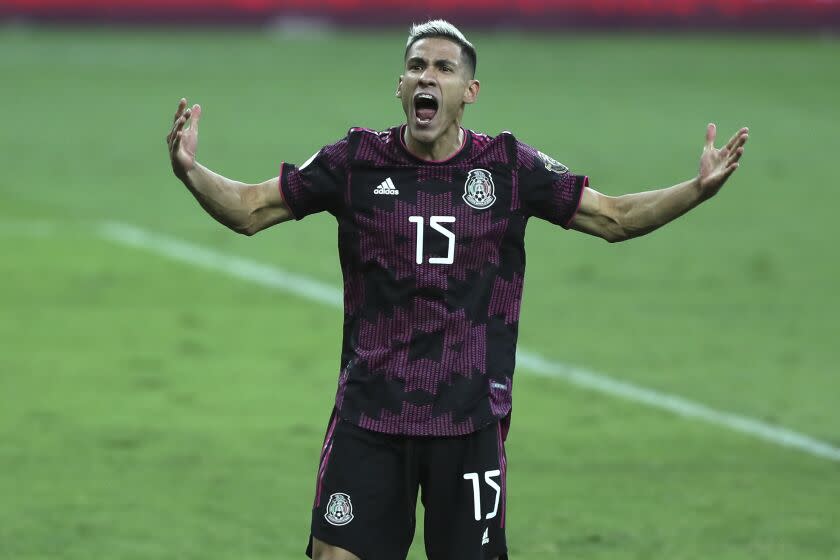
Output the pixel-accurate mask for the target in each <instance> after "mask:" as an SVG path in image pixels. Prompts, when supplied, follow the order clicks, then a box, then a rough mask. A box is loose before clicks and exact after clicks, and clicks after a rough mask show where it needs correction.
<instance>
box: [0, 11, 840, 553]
mask: <svg viewBox="0 0 840 560" xmlns="http://www.w3.org/2000/svg"><path fill="white" fill-rule="evenodd" d="M429 16H435V17H437V16H443V17H448V18H451V19H452V20H453V21H454V23H456V24H458V25H460V26H462V27H463V28H464V29H465V31H466V32H467V34H468V36H469V37H470V38H471V39H472V40H473V41H474V43H475V44H476V46H477V48H478V53H479V65H478V77H479V78H480V79H481V80H482V84H483V88H482V92H481V98H480V101H479V103H478V104H477V105H475V106H473V107H471V108H469V109H468V110H467V113H466V119H465V125H466V126H469V127H471V128H474V129H477V130H481V131H485V132H488V133H491V134H494V133H497V132H498V131H500V130H505V129H510V130H512V131H514V132H515V133H516V134H517V136H518V137H519V138H521V139H523V140H524V141H526V142H528V143H530V144H532V145H535V146H537V147H539V148H540V149H542V150H543V151H545V152H547V153H549V154H551V155H553V156H554V157H556V158H557V159H559V160H560V161H562V162H564V163H566V164H567V165H569V166H570V167H571V168H572V169H574V170H576V171H578V172H585V173H587V174H589V175H590V176H591V179H592V184H593V186H595V187H596V188H598V189H599V190H602V191H605V192H608V193H611V194H620V193H624V192H630V191H634V190H639V189H644V188H652V187H658V186H665V185H669V184H672V183H674V182H677V181H681V180H683V179H686V178H688V177H690V176H692V175H693V174H694V173H695V169H696V165H697V158H698V155H699V152H700V149H701V147H702V141H703V134H704V127H705V124H706V123H707V122H709V121H715V122H717V123H718V126H719V131H720V135H721V136H722V137H728V136H729V135H730V134H731V133H732V132H734V131H735V130H736V129H737V128H738V127H739V126H742V125H748V126H749V127H750V128H751V140H750V144H749V145H748V153H747V155H746V156H745V158H744V160H743V164H742V169H741V170H740V171H739V172H738V173H737V174H736V176H735V177H734V179H733V181H732V182H731V183H730V184H729V185H727V187H726V188H725V191H724V192H722V193H721V195H720V196H719V197H718V198H716V199H714V200H713V201H711V202H710V203H708V204H706V205H704V206H703V207H701V208H700V209H698V210H697V211H695V212H693V213H691V214H689V215H687V216H685V217H684V218H683V219H681V220H679V221H678V222H676V223H675V224H672V225H670V226H669V227H667V228H666V229H664V230H662V231H659V232H656V233H654V234H652V235H651V236H649V237H646V238H643V239H638V240H634V241H632V242H629V243H626V244H620V245H608V244H605V243H603V242H600V241H598V240H595V239H590V238H586V237H585V236H582V235H579V234H574V233H566V232H563V231H562V230H559V229H557V228H553V227H550V226H548V225H546V224H543V223H538V222H536V221H534V222H532V223H531V225H530V227H529V232H528V239H527V247H528V251H529V253H528V255H529V272H528V278H527V289H526V291H525V301H524V306H523V315H522V323H521V335H520V344H521V347H522V350H523V352H524V353H523V355H522V357H521V359H520V368H519V370H518V373H517V377H516V398H515V401H514V415H513V426H512V432H511V436H510V438H509V440H508V454H509V462H510V465H511V469H510V475H509V476H510V479H509V484H508V488H509V509H508V511H509V523H508V528H509V541H510V547H511V553H512V557H513V558H575V559H611V560H615V559H641V558H645V559H648V558H670V559H704V560H705V559H708V558H716V559H718V560H725V559H785V560H794V559H795V560H800V559H820V560H823V559H838V558H840V405H838V402H840V379H838V373H840V372H838V359H839V358H840V352H838V332H840V329H838V315H840V298H838V295H837V283H838V271H840V265H838V249H837V244H836V242H835V240H834V235H835V228H836V223H837V218H836V215H837V208H838V207H840V191H838V189H837V176H838V174H837V158H838V150H840V140H838V132H837V127H838V124H840V103H838V91H840V44H838V40H837V34H836V33H837V31H838V29H840V2H838V1H836V0H822V1H817V0H799V1H794V0H775V1H766V0H765V1H760V0H739V1H736V0H730V1H726V2H724V1H714V2H701V1H693V0H679V1H673V2H664V1H661V0H659V1H655V0H646V1H633V0H609V1H606V0H598V1H595V0H593V1H590V2H582V1H575V0H553V1H540V2H537V1H534V0H517V1H511V2H501V1H496V0H494V1H469V0H461V1H449V0H420V1H418V2H414V3H411V4H410V5H409V4H404V3H402V2H392V1H386V0H377V1H371V2H362V1H361V0H331V1H327V2H311V1H306V0H294V1H287V2H286V1H278V0H166V1H165V2H164V1H161V0H155V1H149V0H144V1H141V0H134V1H132V0H123V1H120V2H116V1H108V2H106V1H103V0H52V1H43V0H41V1H35V0H11V1H10V0H0V76H2V82H3V86H2V89H0V115H2V121H0V250H2V255H3V257H2V259H0V282H2V288H3V289H2V290H0V558H3V559H9V560H23V559H53V558H56V559H90V558H108V559H138V560H139V559H148V558H179V559H192V558H195V559H199V558H200V559H206V558H219V559H225V558H236V559H243V558H248V559H257V558H283V559H286V558H290V559H292V558H301V557H302V550H303V547H304V545H305V540H306V537H307V534H308V522H309V508H310V505H311V500H312V492H313V487H314V478H315V468H316V462H317V458H318V452H319V446H320V443H321V438H322V436H323V430H324V428H325V423H326V420H327V417H328V414H329V411H330V408H331V404H332V399H333V395H334V387H335V382H336V378H337V369H338V358H339V354H338V349H339V342H340V341H339V336H340V332H341V312H340V309H339V308H338V307H336V305H335V301H336V291H335V290H337V289H338V288H339V287H340V285H341V278H340V272H339V267H338V265H337V256H336V248H335V245H336V242H335V238H336V232H335V226H334V223H333V222H332V221H331V218H329V217H327V216H317V217H313V218H309V219H307V220H305V221H303V222H301V223H299V224H286V225H283V226H281V227H277V228H274V229H271V230H269V231H267V232H264V233H262V234H260V235H258V236H256V237H254V238H250V239H247V238H241V237H237V236H236V235H234V234H232V233H230V232H228V231H226V230H224V229H223V228H222V227H221V226H219V225H217V224H216V223H215V222H213V221H212V220H211V219H210V218H209V217H207V216H206V215H205V214H204V213H203V212H202V211H201V210H200V208H199V207H198V206H197V204H196V203H195V202H194V201H193V200H192V199H191V197H190V196H189V195H188V193H187V192H186V190H185V189H184V188H183V187H182V186H181V185H180V184H179V183H178V182H177V181H176V180H175V179H174V178H173V177H172V176H171V173H170V169H169V163H168V160H167V155H166V150H165V147H164V136H165V134H166V133H167V131H168V128H169V126H170V123H171V115H172V113H173V112H174V110H175V106H176V104H177V101H178V99H179V98H180V97H181V96H186V97H187V98H188V99H189V100H190V102H199V103H201V104H202V106H203V108H204V118H203V124H202V136H201V140H200V146H199V154H198V155H199V160H200V161H201V162H203V163H204V164H206V165H208V166H210V167H211V168H213V169H215V170H217V171H219V172H221V173H223V174H225V175H228V176H231V177H235V178H239V179H241V180H245V181H259V180H263V179H265V178H267V177H270V176H271V175H272V174H274V173H276V172H277V169H278V167H279V163H280V161H281V160H283V159H285V160H288V161H293V162H301V161H303V160H304V159H306V158H307V157H308V156H309V155H310V154H311V153H312V152H314V151H315V150H316V149H318V148H319V147H320V146H322V145H323V144H326V143H329V142H332V141H334V140H335V139H337V138H339V137H341V136H342V135H343V134H344V133H345V131H346V130H347V128H349V127H350V126H355V125H363V126H368V127H373V128H384V127H387V126H389V125H391V124H392V123H395V122H399V121H400V120H401V119H402V114H401V111H400V107H399V105H398V103H397V102H396V100H395V99H394V98H393V90H394V86H395V84H396V79H397V76H398V74H399V73H400V69H401V64H402V49H403V45H404V40H405V33H406V30H407V27H408V24H409V23H410V22H411V21H418V20H422V19H425V18H427V17H429ZM289 274H293V275H296V276H293V277H290V276H289ZM290 278H291V279H290ZM316 283H318V284H316ZM322 285H323V286H322ZM301 287H303V288H301ZM296 290H297V291H296ZM306 290H309V291H306ZM605 376H606V377H605ZM570 381H571V383H570ZM678 398H679V399H683V400H677V399H678ZM692 406H695V408H691V407H692ZM669 407H670V409H669ZM703 407H705V408H703ZM722 413H726V414H731V415H737V416H725V415H722ZM692 414H693V415H692ZM786 430H788V431H786ZM421 535H422V532H421V530H419V531H418V538H417V539H416V540H415V542H416V543H417V544H416V545H415V547H414V549H413V550H412V556H411V558H412V559H415V560H416V559H419V558H423V557H424V555H423V552H422V544H421V543H422V538H421Z"/></svg>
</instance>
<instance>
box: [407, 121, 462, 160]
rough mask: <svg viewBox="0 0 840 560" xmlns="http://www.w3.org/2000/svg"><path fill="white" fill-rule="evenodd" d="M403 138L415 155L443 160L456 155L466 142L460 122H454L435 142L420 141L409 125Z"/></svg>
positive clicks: (426, 158)
mask: <svg viewBox="0 0 840 560" xmlns="http://www.w3.org/2000/svg"><path fill="white" fill-rule="evenodd" d="M403 140H404V141H405V145H406V147H407V148H408V151H409V152H411V153H412V155H414V156H415V157H418V158H420V159H423V160H426V161H442V160H445V159H449V158H451V157H452V156H454V155H455V154H456V153H457V152H458V150H460V149H461V146H462V145H463V144H464V131H463V129H461V126H460V123H458V122H454V123H452V124H451V125H450V126H449V128H447V129H446V131H444V133H443V134H441V135H440V136H438V137H437V139H435V141H434V142H428V143H426V142H420V141H419V140H417V139H416V138H414V136H412V135H411V130H410V129H409V127H405V133H404V135H403Z"/></svg>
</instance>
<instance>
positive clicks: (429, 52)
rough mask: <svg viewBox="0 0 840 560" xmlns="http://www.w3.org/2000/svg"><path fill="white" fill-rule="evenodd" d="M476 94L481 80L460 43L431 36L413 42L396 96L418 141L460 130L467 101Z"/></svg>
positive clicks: (471, 100)
mask: <svg viewBox="0 0 840 560" xmlns="http://www.w3.org/2000/svg"><path fill="white" fill-rule="evenodd" d="M477 95H478V82H477V81H476V80H474V79H472V76H471V75H470V69H469V67H468V66H467V64H466V62H465V61H464V60H463V58H462V57H461V46H460V45H458V44H457V43H453V42H452V41H449V40H448V39H442V38H438V37H429V38H426V39H421V40H419V41H417V42H416V43H414V44H413V45H412V46H411V48H410V49H409V51H408V53H407V54H406V58H405V73H404V74H403V75H402V76H400V82H399V86H398V88H397V96H398V97H399V98H400V99H401V100H402V106H403V111H405V116H406V122H407V124H408V129H409V133H410V134H411V135H412V136H413V137H414V138H415V139H416V140H417V141H419V142H423V143H434V142H435V141H436V140H438V139H439V138H440V137H441V136H442V135H443V134H445V133H446V132H448V131H449V132H451V131H452V130H453V127H454V129H455V130H457V128H458V127H459V126H460V123H461V116H462V115H463V113H464V104H465V103H473V102H474V101H475V98H476V96H477Z"/></svg>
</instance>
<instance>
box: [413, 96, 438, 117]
mask: <svg viewBox="0 0 840 560" xmlns="http://www.w3.org/2000/svg"><path fill="white" fill-rule="evenodd" d="M437 110H438V100H437V99H435V96H433V95H432V94H430V93H418V94H417V95H415V96H414V116H415V117H417V122H418V123H419V124H429V123H430V122H432V119H433V118H435V115H436V114H437Z"/></svg>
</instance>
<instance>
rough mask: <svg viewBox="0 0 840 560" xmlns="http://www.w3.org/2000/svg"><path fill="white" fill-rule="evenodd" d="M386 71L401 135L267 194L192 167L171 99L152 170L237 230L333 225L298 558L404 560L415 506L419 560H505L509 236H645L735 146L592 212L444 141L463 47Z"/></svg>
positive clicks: (408, 52) (442, 31) (463, 66)
mask: <svg viewBox="0 0 840 560" xmlns="http://www.w3.org/2000/svg"><path fill="white" fill-rule="evenodd" d="M404 59H405V67H404V69H403V73H402V75H401V76H400V77H399V83H398V86H397V90H396V96H397V97H398V98H399V99H400V101H401V103H402V108H403V111H404V112H405V117H406V120H405V124H402V125H401V126H394V127H393V128H391V129H389V130H385V131H382V132H376V131H373V130H368V129H365V128H352V129H350V130H349V132H348V133H347V135H346V136H345V137H344V138H342V139H340V140H339V141H337V142H335V143H333V144H330V145H327V146H325V147H323V148H322V149H320V150H319V151H318V152H317V153H315V155H313V156H312V157H311V158H310V159H309V160H307V161H306V162H305V163H303V164H302V165H300V166H295V165H292V164H289V163H284V164H282V165H281V166H280V173H279V176H278V177H274V178H271V179H269V180H267V181H265V182H263V183H260V184H244V183H240V182H237V181H233V180H230V179H227V178H225V177H222V176H221V175H218V174H216V173H214V172H212V171H210V170H209V169H207V168H206V167H203V166H202V165H200V164H198V163H197V162H196V160H195V153H196V147H197V144H198V127H199V121H200V118H201V107H200V106H199V105H193V106H192V107H189V108H188V107H187V101H186V100H185V99H181V101H180V103H179V104H178V109H177V111H176V113H175V119H174V124H173V126H172V129H171V131H170V132H169V135H168V136H167V143H168V146H169V155H170V158H171V162H172V167H173V170H174V171H175V175H176V176H177V177H178V178H179V179H181V181H183V183H184V184H185V185H186V186H187V188H188V189H189V190H190V192H191V193H192V194H193V196H195V198H196V199H197V200H198V202H199V204H201V206H202V207H203V208H204V209H205V210H206V211H207V212H208V213H209V214H210V215H211V216H213V217H214V218H215V219H216V220H218V221H219V222H221V223H222V224H224V225H226V226H227V227H229V228H231V229H233V230H234V231H236V232H239V233H243V234H246V235H253V234H255V233H257V232H259V231H261V230H263V229H265V228H267V227H270V226H273V225H275V224H278V223H281V222H285V221H288V220H291V219H296V220H300V219H303V218H305V217H306V216H308V215H310V214H314V213H316V212H322V211H327V212H329V213H330V214H332V215H333V216H334V217H335V218H336V221H337V222H338V243H339V254H340V261H341V268H342V272H343V275H344V294H345V295H344V317H345V318H344V342H343V346H342V352H341V369H340V374H339V379H338V390H337V394H336V399H335V407H334V409H333V412H332V416H331V418H330V420H329V422H328V427H327V431H326V437H325V440H324V445H323V449H322V452H321V458H320V463H319V467H318V472H317V477H316V485H315V500H314V505H313V509H312V528H311V535H310V539H309V547H308V549H307V554H309V555H310V556H311V557H312V558H315V559H321V560H326V559H330V560H336V559H340V560H345V559H353V558H362V559H363V560H398V559H401V558H405V557H406V554H407V551H408V548H409V545H410V544H411V541H412V538H413V536H414V528H415V509H416V500H417V495H418V490H420V495H421V500H422V503H423V506H424V511H425V536H426V542H425V545H426V552H427V555H428V557H429V558H430V559H432V560H484V559H493V558H507V547H506V542H505V530H504V528H505V505H506V484H505V481H506V460H505V450H504V442H505V438H506V435H507V431H508V427H509V424H510V412H511V390H512V382H513V371H514V354H515V348H516V339H517V331H518V321H519V305H520V300H521V298H522V286H523V279H524V272H525V249H524V237H525V225H526V224H527V222H528V219H529V218H532V217H533V218H541V219H543V220H548V221H550V222H552V223H554V224H557V225H559V226H561V227H563V228H566V229H574V230H577V231H581V232H584V233H588V234H590V235H595V236H598V237H601V238H603V239H605V240H607V241H610V242H615V241H624V240H626V239H630V238H633V237H638V236H640V235H644V234H646V233H649V232H651V231H653V230H655V229H657V228H658V227H660V226H662V225H664V224H666V223H668V222H670V221H671V220H673V219H675V218H677V217H678V216H681V215H682V214H684V213H685V212H687V211H689V210H691V209H692V208H694V207H695V206H697V205H698V204H700V203H701V202H703V201H705V200H708V199H709V198H711V197H712V196H714V195H715V194H716V193H717V192H718V191H719V190H720V188H721V187H722V186H723V184H724V183H725V182H726V180H727V179H728V178H729V177H730V176H731V175H732V173H733V172H734V171H735V170H736V169H737V168H738V165H739V164H738V161H739V159H740V158H741V155H742V154H743V152H744V144H745V142H746V141H747V129H746V128H742V129H741V130H739V131H738V132H736V133H735V135H734V136H732V138H731V139H730V140H729V142H727V143H726V145H725V146H723V147H722V148H720V149H718V148H716V147H715V145H714V143H715V126H714V125H713V124H710V125H708V128H707V129H706V144H705V147H704V149H703V153H702V155H701V157H700V165H699V172H698V173H697V174H696V175H695V176H693V177H692V178H691V179H689V180H687V181H685V182H683V183H680V184H677V185H674V186H672V187H669V188H666V189H661V190H653V191H647V192H639V193H636V194H627V195H624V196H618V197H611V196H606V195H603V194H601V193H599V192H598V191H596V190H594V189H592V188H591V187H590V186H589V181H588V179H587V177H586V176H584V175H581V174H578V173H574V172H572V171H570V170H569V169H568V168H567V167H566V166H564V165H563V164H561V163H559V162H558V161H557V160H555V159H553V158H552V157H550V156H548V155H546V154H544V153H542V152H540V151H538V150H536V149H534V148H532V147H531V146H528V145H527V144H524V143H522V142H521V141H519V140H517V139H516V137H514V136H513V135H512V134H511V133H509V132H503V133H501V134H499V135H498V136H495V137H491V136H487V135H484V134H480V133H478V132H474V131H471V130H467V129H464V128H462V127H461V120H462V117H463V114H464V107H465V106H466V105H468V104H471V103H474V102H475V101H476V99H477V98H478V93H479V87H480V86H479V82H478V80H476V79H475V69H476V52H475V49H474V47H473V45H472V44H471V43H470V42H469V41H467V39H466V38H465V37H464V35H463V34H462V33H461V32H460V31H458V29H456V28H455V27H453V26H452V25H451V24H449V23H447V22H445V21H440V20H435V21H429V22H427V23H424V24H422V25H416V26H414V27H412V28H411V31H410V34H409V38H408V43H407V46H406V49H405V56H404ZM188 123H189V127H187V126H186V125H187V124H188Z"/></svg>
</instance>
